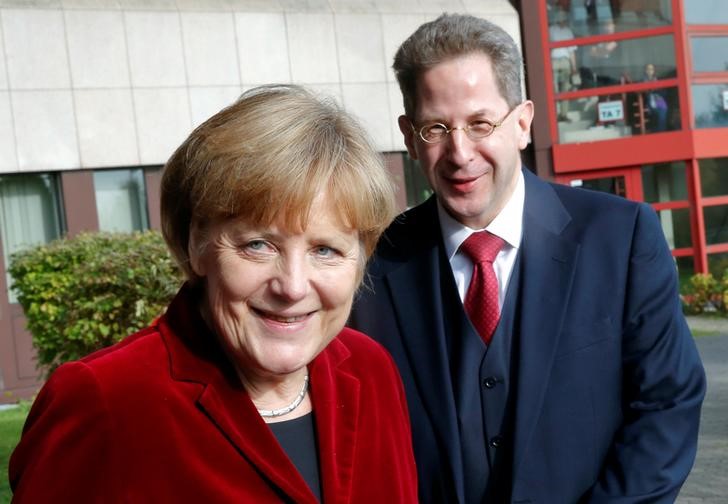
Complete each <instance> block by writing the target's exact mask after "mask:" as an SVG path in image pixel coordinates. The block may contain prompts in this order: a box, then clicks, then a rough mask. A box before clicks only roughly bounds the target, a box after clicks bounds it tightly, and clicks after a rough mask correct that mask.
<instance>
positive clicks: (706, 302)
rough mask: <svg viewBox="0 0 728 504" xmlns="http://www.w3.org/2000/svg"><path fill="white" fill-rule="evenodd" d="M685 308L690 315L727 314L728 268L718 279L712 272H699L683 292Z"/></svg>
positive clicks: (691, 278)
mask: <svg viewBox="0 0 728 504" xmlns="http://www.w3.org/2000/svg"><path fill="white" fill-rule="evenodd" d="M681 297H682V301H683V310H684V311H685V313H687V314H689V315H699V314H702V313H714V314H720V315H725V314H726V307H728V270H727V271H726V272H724V274H723V278H722V279H721V280H720V281H718V280H716V279H715V278H714V277H713V275H712V274H710V273H698V274H695V275H693V276H692V277H690V281H689V282H688V284H687V286H686V287H685V292H684V293H683V294H682V296H681Z"/></svg>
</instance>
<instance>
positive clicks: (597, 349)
mask: <svg viewBox="0 0 728 504" xmlns="http://www.w3.org/2000/svg"><path fill="white" fill-rule="evenodd" d="M394 71H395V74H396V76H397V80H398V82H399V86H400V88H401V91H402V94H403V96H404V110H405V114H404V115H402V116H401V117H400V118H399V128H400V130H401V132H402V134H403V136H404V143H405V145H406V147H407V152H408V153H409V155H410V156H411V157H412V158H414V159H416V160H418V162H419V164H420V167H421V169H422V171H423V173H424V175H425V176H426V178H427V179H428V180H429V182H430V184H431V186H432V188H433V190H434V196H433V197H432V198H430V199H429V200H427V201H426V202H425V203H423V204H421V205H419V206H417V207H414V208H412V209H410V210H408V211H407V212H406V213H405V214H404V215H401V216H400V217H398V218H396V219H395V220H394V222H393V223H392V225H391V226H390V227H389V228H388V229H387V231H385V234H384V235H383V237H382V238H381V239H380V242H379V245H378V248H377V251H376V253H375V256H374V259H373V260H372V262H371V263H370V267H369V269H368V272H369V275H370V278H371V287H372V288H371V289H367V290H364V291H362V293H361V296H360V297H358V298H357V301H356V303H355V306H354V310H353V312H352V317H351V323H352V324H353V325H354V326H355V327H357V328H359V329H360V330H364V331H366V332H367V333H368V334H370V335H371V336H373V337H374V338H376V339H378V340H379V341H380V342H382V343H383V344H384V346H385V347H387V348H388V349H389V350H390V352H391V353H392V355H393V357H394V359H395V361H396V362H397V365H398V366H399V370H400V373H401V374H402V379H403V381H404V385H405V391H406V394H407V399H408V401H409V412H410V419H411V422H412V435H413V440H414V451H415V458H416V460H417V466H418V471H419V479H418V481H419V496H420V501H421V502H425V503H430V502H431V503H434V502H462V503H469V502H555V503H556V502H558V503H567V502H569V503H573V502H595V503H596V502H638V501H639V502H673V501H674V499H675V497H676V496H677V494H678V491H679V489H680V486H681V485H682V483H683V482H684V481H685V478H686V477H687V475H688V472H689V471H690V468H691V467H692V464H693V460H694V457H695V452H696V445H697V436H698V423H699V418H700V407H701V404H702V400H703V396H704V392H705V374H704V371H703V367H702V364H701V361H700V358H699V355H698V353H697V350H696V347H695V343H694V341H693V338H692V336H691V334H690V332H689V330H688V327H687V325H686V323H685V319H684V317H683V315H682V311H681V305H680V300H679V296H678V289H677V275H676V270H675V264H674V261H673V258H672V256H671V254H670V250H669V249H668V246H667V243H666V241H665V238H664V235H663V233H662V230H661V227H660V223H659V221H658V219H657V216H656V214H655V212H654V211H653V210H652V209H651V207H650V206H649V205H647V204H644V203H637V202H633V201H629V200H627V199H624V198H619V197H616V196H613V195H608V194H604V193H598V192H592V191H588V190H585V189H579V188H571V187H567V186H562V185H557V184H551V183H548V182H546V181H542V180H540V179H539V178H538V177H536V176H535V175H533V174H532V173H531V172H530V171H529V170H528V169H527V168H525V167H524V166H523V164H522V161H521V156H520V151H521V150H523V149H524V148H525V147H526V146H527V145H528V143H529V141H530V126H531V121H532V119H533V115H534V104H533V103H532V102H531V101H530V100H524V98H523V96H522V91H521V78H522V62H521V57H520V54H519V51H518V48H517V46H516V44H515V42H514V41H513V40H512V39H511V37H510V36H509V35H508V34H507V33H506V32H505V31H504V30H503V29H501V28H500V27H498V26H496V25H494V24H493V23H491V22H488V21H486V20H483V19H479V18H476V17H472V16H469V15H458V14H445V15H442V16H440V17H439V18H437V19H436V20H434V21H431V22H428V23H425V24H423V25H422V26H420V27H419V28H418V29H417V30H416V31H415V32H414V34H412V35H411V36H410V37H409V38H408V39H407V40H406V41H405V42H403V43H402V45H401V46H400V47H399V49H398V51H397V53H396V56H395V59H394Z"/></svg>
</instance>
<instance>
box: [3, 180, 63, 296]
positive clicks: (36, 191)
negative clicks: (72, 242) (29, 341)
mask: <svg viewBox="0 0 728 504" xmlns="http://www.w3.org/2000/svg"><path fill="white" fill-rule="evenodd" d="M60 202H61V198H60V190H59V188H58V179H57V178H56V176H55V175H50V174H28V175H5V176H0V233H1V237H2V243H3V249H4V259H5V268H6V271H7V267H8V264H9V262H10V255H11V254H13V253H14V252H17V251H19V250H21V249H23V248H27V247H30V246H33V245H38V244H42V243H48V242H50V241H52V240H54V239H56V238H58V237H60V236H61V234H62V233H63V227H64V225H63V217H62V212H61V204H60ZM11 283H12V282H11V280H10V277H9V276H8V277H7V285H8V287H9V286H10V285H11ZM9 296H10V302H11V303H14V302H15V301H16V298H15V294H14V293H13V292H12V291H11V292H10V293H9Z"/></svg>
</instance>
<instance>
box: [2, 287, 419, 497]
mask: <svg viewBox="0 0 728 504" xmlns="http://www.w3.org/2000/svg"><path fill="white" fill-rule="evenodd" d="M196 306H197V305H196V303H195V301H194V299H193V298H192V293H191V292H190V290H189V289H187V288H183V289H182V291H180V293H179V294H178V295H177V297H176V298H175V300H174V301H173V302H172V304H171V305H170V307H169V309H168V310H167V314H166V315H164V316H163V317H161V319H160V320H159V321H158V322H157V323H156V324H154V325H153V326H151V327H149V328H147V329H145V330H143V331H141V332H139V333H137V334H134V335H132V336H130V337H128V338H126V339H125V340H124V341H122V342H121V343H119V344H117V345H115V346H113V347H110V348H108V349H104V350H101V351H99V352H96V353H94V354H92V355H90V356H88V357H86V358H84V359H83V360H81V361H78V362H73V363H69V364H66V365H63V366H61V367H60V368H58V369H57V370H56V372H55V373H53V376H52V377H51V378H50V379H49V380H48V382H47V383H46V385H45V386H44V387H43V389H42V390H41V392H40V394H39V395H38V397H37V399H36V401H35V403H34V405H33V408H32V409H31V411H30V415H29V416H28V420H27V422H26V425H25V428H24V431H23V436H22V439H21V441H20V443H19V444H18V446H17V448H16V449H15V452H14V453H13V455H12V457H11V459H10V469H9V473H10V484H11V487H12V489H13V491H14V502H17V503H26V502H32V503H37V502H104V503H109V502H134V503H137V502H155V503H156V502H201V503H205V504H210V503H213V502H256V503H258V502H260V503H264V502H297V503H309V502H315V501H316V499H315V497H314V496H313V494H312V493H311V492H310V490H309V489H308V486H307V485H306V483H305V482H304V480H303V478H302V477H301V475H300V474H299V473H298V471H297V470H296V469H295V467H294V466H293V464H292V463H291V462H290V460H289V459H288V457H287V456H286V454H285V453H284V452H283V450H282V449H281V448H280V446H279V444H278V442H277V441H276V439H275V437H274V435H273V434H272V432H271V431H270V429H268V427H267V425H266V424H265V423H264V422H263V420H262V419H261V417H260V416H259V415H258V414H257V411H256V410H255V407H254V405H253V403H252V402H251V400H250V398H249V397H248V395H247V393H246V392H245V390H244V389H243V388H242V386H241V385H240V382H239V380H238V378H237V377H236V375H235V373H234V371H233V369H232V366H231V365H230V364H229V363H228V361H227V360H226V358H225V355H224V354H223V353H222V351H221V350H220V348H219V347H218V346H217V344H216V341H215V338H214V336H213V335H212V334H211V333H210V332H209V331H208V330H207V329H206V327H205V326H204V324H203V322H202V321H201V319H200V317H199V316H197V315H196V314H197V307H196ZM309 371H310V379H311V389H310V390H311V399H312V402H313V408H314V414H315V422H316V424H315V425H316V435H317V441H318V448H319V457H320V473H321V484H322V487H323V494H322V495H323V501H324V502H327V503H340V502H342V503H343V502H366V503H371V502H397V503H399V502H416V500H417V484H416V469H415V464H414V457H413V454H412V445H411V434H410V428H409V421H408V416H407V408H406V402H405V397H404V392H403V388H402V384H401V381H400V378H399V375H398V373H397V371H396V368H395V365H394V363H393V361H392V359H391V358H390V357H389V355H388V354H387V353H386V351H385V350H383V348H382V347H381V346H379V344H377V343H375V342H374V341H372V340H370V339H369V338H368V337H366V336H364V335H363V334H361V333H358V332H356V331H353V330H351V329H346V328H345V329H344V330H343V331H342V332H341V333H340V334H339V335H338V337H337V338H336V339H334V340H333V341H332V342H331V343H330V344H329V345H328V347H327V348H326V349H325V350H324V351H323V352H321V354H319V355H318V356H317V357H316V359H314V361H313V362H312V363H311V365H310V366H309Z"/></svg>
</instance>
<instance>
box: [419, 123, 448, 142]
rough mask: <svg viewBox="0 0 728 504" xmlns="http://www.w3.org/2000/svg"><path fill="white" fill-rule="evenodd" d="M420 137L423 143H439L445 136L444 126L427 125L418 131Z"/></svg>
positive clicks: (445, 129)
mask: <svg viewBox="0 0 728 504" xmlns="http://www.w3.org/2000/svg"><path fill="white" fill-rule="evenodd" d="M420 136H421V137H422V139H423V140H424V141H425V142H430V143H435V142H440V141H441V140H442V139H443V138H445V137H446V136H447V128H446V127H445V125H444V124H427V125H425V126H423V127H422V129H420Z"/></svg>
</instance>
